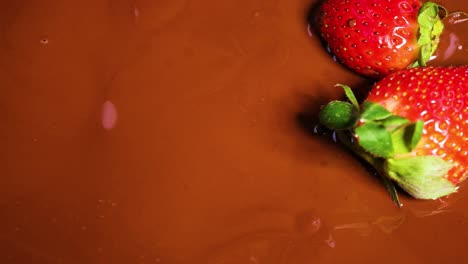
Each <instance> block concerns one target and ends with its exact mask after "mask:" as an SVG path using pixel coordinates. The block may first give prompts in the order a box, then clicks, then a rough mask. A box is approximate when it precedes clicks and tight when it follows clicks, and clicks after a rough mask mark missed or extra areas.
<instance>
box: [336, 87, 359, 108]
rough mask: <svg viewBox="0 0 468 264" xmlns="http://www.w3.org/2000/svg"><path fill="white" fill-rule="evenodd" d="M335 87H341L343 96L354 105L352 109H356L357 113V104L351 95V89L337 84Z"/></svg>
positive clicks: (352, 94)
mask: <svg viewBox="0 0 468 264" xmlns="http://www.w3.org/2000/svg"><path fill="white" fill-rule="evenodd" d="M335 86H339V87H342V88H343V90H344V92H345V94H346V97H347V98H348V100H349V101H350V102H351V103H352V104H353V105H354V107H356V109H358V111H359V103H358V101H357V99H356V96H355V95H354V93H353V90H351V88H349V86H347V85H345V84H337V85H335Z"/></svg>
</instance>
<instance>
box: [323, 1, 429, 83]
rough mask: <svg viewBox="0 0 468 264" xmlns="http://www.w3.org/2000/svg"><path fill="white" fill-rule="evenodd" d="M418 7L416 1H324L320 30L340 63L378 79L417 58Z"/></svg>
mask: <svg viewBox="0 0 468 264" xmlns="http://www.w3.org/2000/svg"><path fill="white" fill-rule="evenodd" d="M421 6H422V4H421V2H420V1H418V0H327V1H325V2H324V3H323V4H322V5H321V8H320V13H319V14H320V33H321V35H322V37H323V39H324V40H325V42H327V44H328V46H329V48H330V51H331V52H332V53H333V54H335V55H336V56H337V58H338V59H339V61H340V62H341V63H343V64H344V65H346V66H347V67H349V68H350V69H352V70H354V71H355V72H357V73H359V74H362V75H364V76H368V77H371V78H381V77H384V76H386V75H388V74H390V73H392V72H394V71H397V70H401V69H404V68H406V67H408V66H409V65H410V64H412V63H413V62H414V61H415V60H417V58H418V56H419V47H418V40H417V38H418V29H419V25H418V21H417V17H418V11H419V9H420V8H421Z"/></svg>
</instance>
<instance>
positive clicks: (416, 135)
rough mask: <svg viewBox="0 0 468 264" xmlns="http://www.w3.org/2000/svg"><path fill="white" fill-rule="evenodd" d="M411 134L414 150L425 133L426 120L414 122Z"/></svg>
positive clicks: (411, 146) (411, 145) (411, 148)
mask: <svg viewBox="0 0 468 264" xmlns="http://www.w3.org/2000/svg"><path fill="white" fill-rule="evenodd" d="M409 128H410V132H409V133H410V135H411V140H410V150H413V149H414V148H416V146H417V145H418V143H419V141H421V137H422V133H423V128H424V122H423V121H421V120H419V121H416V122H415V123H414V124H412V125H411V126H410V127H409Z"/></svg>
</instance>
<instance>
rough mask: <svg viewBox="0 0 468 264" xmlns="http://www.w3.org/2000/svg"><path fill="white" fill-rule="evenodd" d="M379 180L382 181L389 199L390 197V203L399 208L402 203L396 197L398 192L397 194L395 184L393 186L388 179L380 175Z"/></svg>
mask: <svg viewBox="0 0 468 264" xmlns="http://www.w3.org/2000/svg"><path fill="white" fill-rule="evenodd" d="M379 175H380V174H379ZM380 178H381V180H382V183H383V184H384V185H385V188H386V189H387V191H388V193H389V194H390V197H392V201H393V202H394V203H395V204H396V205H397V206H398V207H401V206H402V203H401V202H400V198H399V197H398V192H397V189H396V188H395V184H393V182H392V181H391V180H390V179H389V178H387V177H385V176H383V175H381V176H380Z"/></svg>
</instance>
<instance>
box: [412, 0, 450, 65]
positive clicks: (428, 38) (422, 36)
mask: <svg viewBox="0 0 468 264" xmlns="http://www.w3.org/2000/svg"><path fill="white" fill-rule="evenodd" d="M441 10H442V11H443V12H444V13H445V15H446V14H447V10H446V9H445V8H444V7H442V6H440V5H438V4H436V3H433V2H426V3H425V4H423V5H422V7H421V9H419V14H418V24H419V36H418V46H419V48H420V51H419V58H418V60H417V61H415V62H414V63H413V64H412V65H411V67H419V66H426V63H427V62H428V61H429V60H430V59H431V56H432V54H434V52H435V51H436V49H437V46H438V45H439V39H440V35H441V34H442V31H443V30H444V23H443V22H442V18H441V17H440V13H441Z"/></svg>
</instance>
